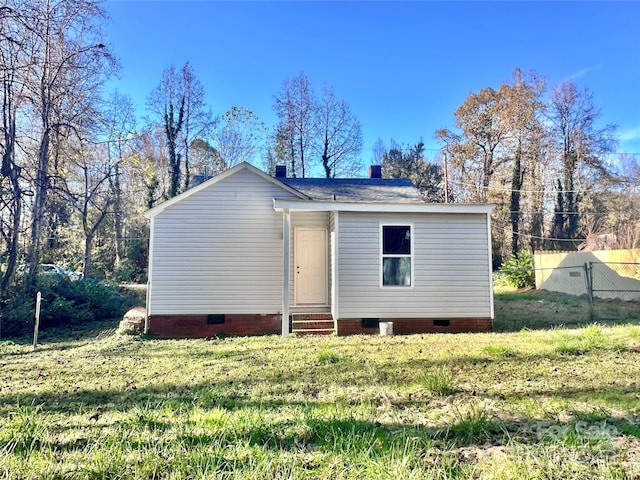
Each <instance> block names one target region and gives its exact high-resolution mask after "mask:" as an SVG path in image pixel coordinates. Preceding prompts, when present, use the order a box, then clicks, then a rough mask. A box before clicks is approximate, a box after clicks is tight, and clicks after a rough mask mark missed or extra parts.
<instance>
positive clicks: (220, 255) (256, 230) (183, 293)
mask: <svg viewBox="0 0 640 480" xmlns="http://www.w3.org/2000/svg"><path fill="white" fill-rule="evenodd" d="M274 197H278V198H295V197H294V196H293V195H292V194H291V193H289V192H287V191H286V190H284V189H281V188H279V187H278V186H277V185H275V184H272V183H270V182H269V181H267V180H265V179H264V178H261V177H259V176H258V175H256V174H255V173H253V172H251V171H248V170H241V171H238V172H237V173H235V174H234V175H232V176H229V177H228V178H225V179H223V180H221V181H219V182H217V183H215V184H213V185H211V186H210V187H209V188H205V189H203V190H201V191H199V192H196V193H194V194H192V195H191V196H188V197H186V198H184V199H182V200H181V201H180V202H177V203H174V204H173V205H171V206H169V207H167V208H166V210H164V211H162V212H161V213H159V214H158V215H157V216H156V217H155V218H154V221H153V227H154V232H153V242H154V244H153V258H152V260H151V272H152V274H151V275H152V277H151V302H150V306H151V311H150V314H151V315H171V314H263V313H279V312H280V311H281V308H282V213H277V212H275V211H274V210H273V198H274Z"/></svg>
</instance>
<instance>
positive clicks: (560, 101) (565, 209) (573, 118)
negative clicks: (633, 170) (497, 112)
mask: <svg viewBox="0 0 640 480" xmlns="http://www.w3.org/2000/svg"><path fill="white" fill-rule="evenodd" d="M548 113H549V115H548V118H549V120H550V121H551V123H552V125H553V130H552V133H553V135H554V138H555V139H556V142H557V143H558V145H559V149H560V164H561V166H562V178H561V179H558V185H559V187H560V191H561V194H562V205H560V203H558V204H557V205H556V210H557V211H558V214H557V215H556V217H555V222H554V226H553V230H554V232H555V235H556V236H557V237H559V238H566V239H573V238H575V237H576V235H577V233H578V223H579V215H578V203H579V199H580V193H581V187H580V183H579V181H576V180H578V179H577V178H576V176H577V174H578V173H579V172H580V171H581V169H583V168H586V169H587V170H589V171H591V172H596V173H598V174H605V175H606V174H607V169H606V166H605V164H604V162H603V161H602V158H601V155H603V154H606V153H609V152H612V151H613V150H614V148H615V140H614V138H613V133H614V131H615V126H613V125H607V126H605V127H604V128H598V127H597V126H596V122H597V120H598V119H599V118H600V116H601V111H600V109H598V108H597V107H596V106H595V103H594V100H593V94H592V93H591V92H590V91H589V90H588V89H584V90H579V89H578V87H577V86H576V84H575V83H573V82H565V83H562V84H560V85H559V86H558V87H556V88H555V89H554V90H553V91H552V93H551V99H550V102H549V108H548Z"/></svg>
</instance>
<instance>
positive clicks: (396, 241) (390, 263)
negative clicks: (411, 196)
mask: <svg viewBox="0 0 640 480" xmlns="http://www.w3.org/2000/svg"><path fill="white" fill-rule="evenodd" d="M380 286H381V287H412V286H413V225H411V224H398V225H394V224H386V225H384V224H381V225H380Z"/></svg>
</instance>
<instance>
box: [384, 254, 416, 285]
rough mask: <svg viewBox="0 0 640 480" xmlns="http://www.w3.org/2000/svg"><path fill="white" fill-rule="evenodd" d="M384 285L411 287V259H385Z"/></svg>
mask: <svg viewBox="0 0 640 480" xmlns="http://www.w3.org/2000/svg"><path fill="white" fill-rule="evenodd" d="M382 285H407V286H410V285H411V257H402V258H383V259H382Z"/></svg>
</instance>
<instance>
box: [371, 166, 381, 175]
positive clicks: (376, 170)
mask: <svg viewBox="0 0 640 480" xmlns="http://www.w3.org/2000/svg"><path fill="white" fill-rule="evenodd" d="M369 178H382V165H370V166H369Z"/></svg>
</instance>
